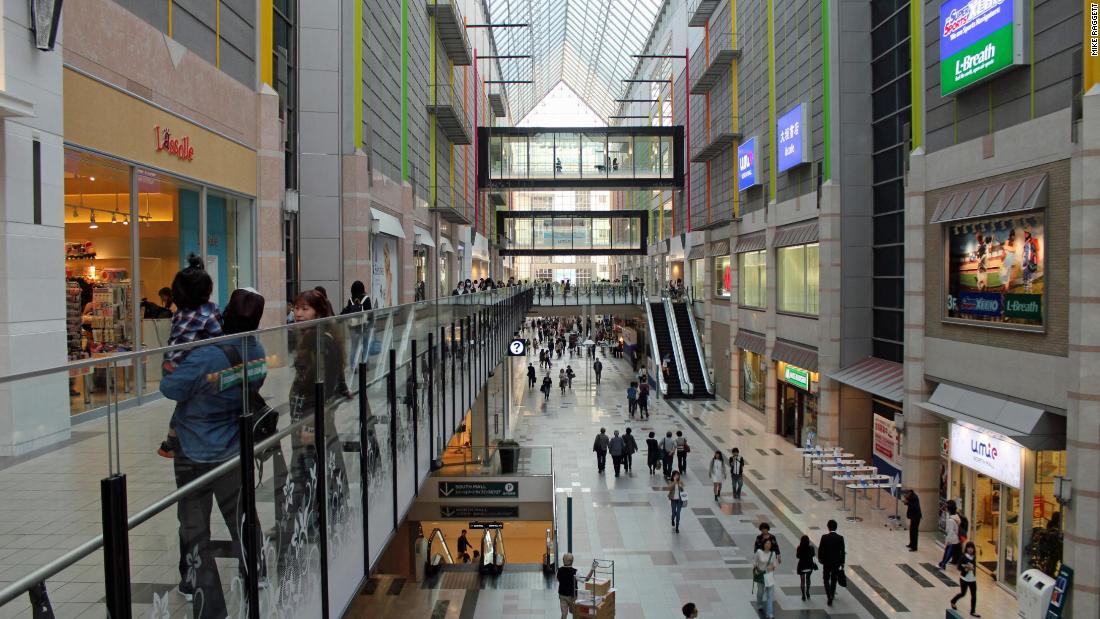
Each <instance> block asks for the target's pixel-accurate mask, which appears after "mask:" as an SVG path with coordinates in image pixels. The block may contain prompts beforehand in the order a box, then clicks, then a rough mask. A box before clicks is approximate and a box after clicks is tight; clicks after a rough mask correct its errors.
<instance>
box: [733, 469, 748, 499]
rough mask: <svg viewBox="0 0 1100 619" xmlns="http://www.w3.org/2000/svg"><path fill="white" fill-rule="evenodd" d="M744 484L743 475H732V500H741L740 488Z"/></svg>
mask: <svg viewBox="0 0 1100 619" xmlns="http://www.w3.org/2000/svg"><path fill="white" fill-rule="evenodd" d="M744 483H745V476H744V475H734V476H733V477H731V478H730V486H732V487H733V498H735V499H739V498H741V486H743V485H744Z"/></svg>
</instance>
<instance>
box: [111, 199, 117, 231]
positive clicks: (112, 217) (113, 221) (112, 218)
mask: <svg viewBox="0 0 1100 619" xmlns="http://www.w3.org/2000/svg"><path fill="white" fill-rule="evenodd" d="M111 223H113V224H117V223H118V193H115V212H113V213H111Z"/></svg>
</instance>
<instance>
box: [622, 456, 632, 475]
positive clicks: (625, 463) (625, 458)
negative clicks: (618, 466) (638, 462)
mask: <svg viewBox="0 0 1100 619" xmlns="http://www.w3.org/2000/svg"><path fill="white" fill-rule="evenodd" d="M630 461H631V457H630V454H624V455H623V466H625V467H626V471H627V472H628V473H629V472H630V470H631V468H632V467H631V466H630Z"/></svg>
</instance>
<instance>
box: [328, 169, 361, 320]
mask: <svg viewBox="0 0 1100 619" xmlns="http://www.w3.org/2000/svg"><path fill="white" fill-rule="evenodd" d="M343 166H344V168H343V174H342V178H341V181H342V182H343V185H344V187H343V195H342V198H341V200H340V213H341V216H340V221H341V225H342V227H343V239H344V242H343V247H342V249H343V278H342V279H343V286H342V287H341V290H340V291H339V292H337V291H334V290H330V291H329V295H331V296H332V297H333V298H334V299H339V300H341V301H342V302H343V301H346V300H347V295H349V294H350V293H351V284H352V282H354V281H356V280H358V281H361V282H363V284H364V285H365V286H366V287H367V291H368V294H369V292H370V290H371V287H370V284H371V281H370V278H371V246H370V241H371V238H370V229H371V213H370V205H371V198H370V176H369V175H370V172H369V170H368V169H367V156H366V154H364V153H363V152H362V151H358V152H356V153H355V154H352V155H345V156H344V157H343ZM341 307H342V305H341ZM334 309H337V308H334ZM337 311H339V310H338V309H337Z"/></svg>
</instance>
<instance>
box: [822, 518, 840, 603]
mask: <svg viewBox="0 0 1100 619" xmlns="http://www.w3.org/2000/svg"><path fill="white" fill-rule="evenodd" d="M826 526H827V527H828V528H829V532H828V533H826V534H825V535H822V536H821V543H819V544H818V545H817V558H818V560H819V561H821V571H822V580H824V581H825V597H827V598H828V599H829V606H832V605H833V598H835V597H836V581H837V578H838V576H839V575H840V571H841V570H842V569H844V537H843V536H842V535H840V534H839V533H837V532H836V520H830V521H829V523H828V524H827V525H826Z"/></svg>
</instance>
